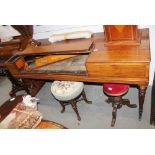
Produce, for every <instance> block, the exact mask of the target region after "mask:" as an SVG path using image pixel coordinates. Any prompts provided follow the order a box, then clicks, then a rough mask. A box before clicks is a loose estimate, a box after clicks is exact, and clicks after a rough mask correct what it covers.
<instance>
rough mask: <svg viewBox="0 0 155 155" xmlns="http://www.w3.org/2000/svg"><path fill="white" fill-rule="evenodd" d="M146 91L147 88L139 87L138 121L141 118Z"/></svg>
mask: <svg viewBox="0 0 155 155" xmlns="http://www.w3.org/2000/svg"><path fill="white" fill-rule="evenodd" d="M146 89H147V86H140V87H139V120H141V118H142V113H143V104H144V99H145V94H146Z"/></svg>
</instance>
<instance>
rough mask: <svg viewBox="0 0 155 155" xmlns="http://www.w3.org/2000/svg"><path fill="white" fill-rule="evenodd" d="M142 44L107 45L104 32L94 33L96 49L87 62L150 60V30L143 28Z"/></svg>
mask: <svg viewBox="0 0 155 155" xmlns="http://www.w3.org/2000/svg"><path fill="white" fill-rule="evenodd" d="M140 32H141V43H140V45H130V46H106V45H105V44H104V34H103V33H97V34H94V37H93V38H92V40H94V44H95V51H94V52H92V53H91V54H90V56H89V58H88V60H87V62H96V63H97V62H103V63H104V62H108V63H110V62H126V63H127V62H150V44H149V30H148V29H142V30H141V31H140Z"/></svg>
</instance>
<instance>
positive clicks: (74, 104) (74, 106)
mask: <svg viewBox="0 0 155 155" xmlns="http://www.w3.org/2000/svg"><path fill="white" fill-rule="evenodd" d="M71 106H72V108H73V110H74V111H75V113H76V115H77V119H78V120H79V121H80V120H81V117H80V115H79V112H78V109H77V105H76V103H75V102H72V103H71Z"/></svg>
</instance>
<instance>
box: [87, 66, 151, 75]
mask: <svg viewBox="0 0 155 155" xmlns="http://www.w3.org/2000/svg"><path fill="white" fill-rule="evenodd" d="M86 68H87V72H88V75H89V76H92V77H120V78H148V77H149V64H148V63H87V64H86Z"/></svg>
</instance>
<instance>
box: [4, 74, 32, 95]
mask: <svg viewBox="0 0 155 155" xmlns="http://www.w3.org/2000/svg"><path fill="white" fill-rule="evenodd" d="M6 73H7V77H8V79H9V80H10V82H11V83H12V90H11V92H10V93H9V95H10V96H11V97H14V96H16V93H17V92H18V91H21V90H25V91H26V93H28V94H29V93H30V92H29V89H28V87H27V86H26V84H25V83H24V82H23V81H20V80H18V79H15V78H14V77H13V76H12V75H11V74H10V72H9V71H6Z"/></svg>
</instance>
